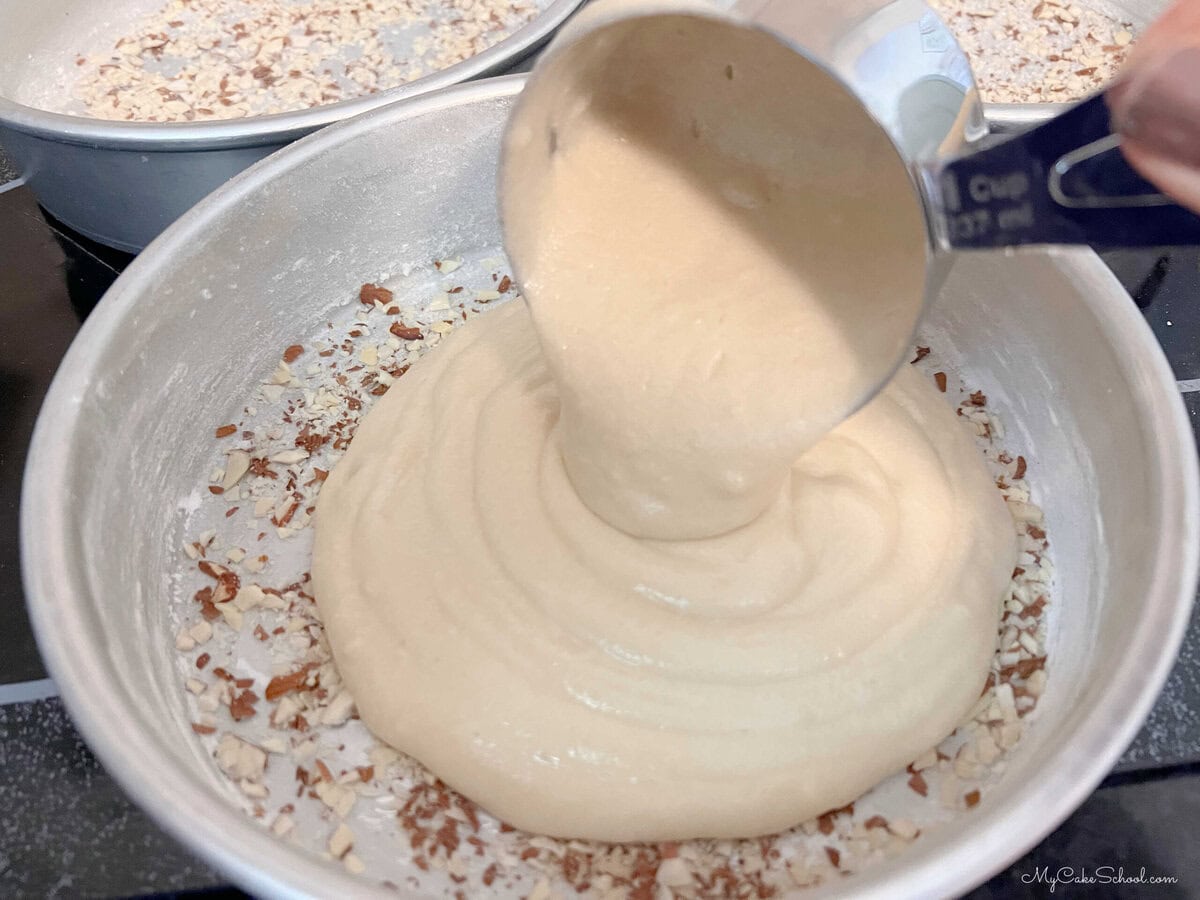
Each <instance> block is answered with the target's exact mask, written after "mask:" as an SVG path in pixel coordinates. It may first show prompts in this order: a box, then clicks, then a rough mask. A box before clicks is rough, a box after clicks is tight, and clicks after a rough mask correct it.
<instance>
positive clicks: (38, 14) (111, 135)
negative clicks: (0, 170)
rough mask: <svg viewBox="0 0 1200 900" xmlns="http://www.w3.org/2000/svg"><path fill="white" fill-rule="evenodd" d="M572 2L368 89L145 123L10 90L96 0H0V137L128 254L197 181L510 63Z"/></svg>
mask: <svg viewBox="0 0 1200 900" xmlns="http://www.w3.org/2000/svg"><path fill="white" fill-rule="evenodd" d="M583 2H584V0H547V2H545V3H542V4H540V5H541V6H542V11H541V12H540V13H539V14H538V15H537V16H536V17H535V18H534V19H532V20H531V21H530V22H529V23H527V24H526V25H525V26H523V27H522V28H519V29H518V30H516V31H514V32H513V33H512V34H511V35H509V36H508V37H507V38H505V39H504V40H502V41H499V42H498V43H496V44H495V45H494V46H492V47H490V48H488V49H487V50H485V51H483V52H482V53H479V54H476V55H475V56H472V57H470V58H469V59H466V60H463V61H462V62H460V63H457V64H455V65H452V66H448V67H447V68H444V69H441V70H439V71H436V72H433V73H431V74H429V75H426V76H424V77H422V78H418V79H416V80H415V81H412V82H409V83H408V84H405V85H402V86H401V87H397V88H394V89H392V90H388V91H382V92H380V93H378V94H370V95H366V96H362V97H358V98H355V99H350V100H344V101H342V102H339V103H331V104H329V105H326V106H318V107H314V108H311V109H305V110H299V111H296V112H289V113H281V114H278V115H270V116H256V117H250V118H244V119H230V120H218V121H205V122H187V123H164V124H155V123H138V122H112V121H105V120H101V119H95V118H88V117H83V116H71V115H63V114H59V113H53V112H47V111H45V110H42V109H37V108H34V107H32V106H27V105H24V104H22V103H19V102H17V101H16V100H14V99H13V98H14V97H16V96H19V91H18V86H19V85H20V84H21V82H22V79H25V78H29V77H30V74H31V72H32V71H33V67H58V68H59V69H63V68H64V67H65V66H66V64H65V63H63V62H62V60H63V59H64V58H66V57H68V56H70V55H73V52H78V48H74V49H73V51H72V50H70V49H68V50H67V51H65V52H64V46H65V45H64V36H69V37H70V38H72V39H76V40H77V39H80V38H82V37H83V36H84V35H85V34H86V32H87V31H88V30H89V27H90V26H89V25H88V24H87V23H90V22H93V21H94V20H95V19H96V12H95V10H96V9H97V6H96V4H95V3H92V2H89V0H46V2H43V3H28V2H25V0H0V147H3V148H4V150H5V152H6V153H7V154H8V156H9V157H11V159H12V160H13V162H14V163H15V164H16V167H17V169H18V171H20V172H21V173H22V174H23V175H24V177H25V179H26V181H27V183H28V184H29V186H30V188H31V189H32V190H33V191H34V193H36V194H37V196H38V199H39V201H40V202H41V203H42V205H43V206H44V207H45V208H46V209H47V210H49V211H50V212H51V213H53V214H54V215H55V216H56V217H57V218H59V219H60V220H62V221H63V222H65V223H66V224H67V225H69V226H71V227H72V228H74V229H75V230H76V231H79V232H81V233H82V234H85V235H87V236H88V237H90V238H93V239H95V240H97V241H99V242H100V243H102V244H106V245H108V246H111V247H116V248H118V249H121V250H126V251H129V252H133V253H136V252H138V251H140V250H141V249H142V248H143V247H145V246H146V245H147V244H148V243H149V242H150V241H151V240H153V238H154V237H155V236H156V235H157V234H159V233H160V232H161V231H162V230H163V229H164V228H166V227H167V226H168V225H169V224H171V222H173V221H174V220H175V219H177V218H178V217H179V216H180V215H182V214H183V213H184V212H185V211H186V210H187V209H188V208H189V207H191V206H192V205H193V204H194V203H196V201H197V200H199V199H200V198H201V197H203V196H204V195H205V194H207V193H208V192H209V191H211V190H213V189H214V188H215V187H217V186H218V185H220V184H223V183H224V182H225V181H227V180H229V179H230V178H231V177H232V176H234V175H236V174H237V173H238V172H240V171H242V170H243V169H245V168H246V167H247V166H249V165H251V164H252V163H255V162H257V161H258V160H260V159H262V158H263V157H264V156H267V155H268V154H270V153H273V152H274V151H276V150H278V149H279V148H280V147H282V146H284V145H286V144H288V143H290V142H291V141H294V140H296V139H297V138H299V137H302V136H304V135H306V134H309V133H311V132H313V131H316V130H317V129H318V128H322V127H324V126H326V125H329V124H330V123H333V122H338V121H341V120H342V119H347V118H350V117H351V116H355V115H358V114H359V113H363V112H366V111H367V110H370V109H375V108H377V107H379V106H382V105H384V104H387V103H391V102H393V101H395V100H399V99H401V98H404V97H412V96H415V95H418V94H424V93H427V92H429V91H433V90H438V89H440V88H444V87H447V86H449V85H452V84H458V83H460V82H464V81H469V80H471V79H475V78H481V77H484V76H487V75H495V74H499V73H503V72H507V71H511V70H512V69H514V68H515V67H516V66H517V65H518V64H519V63H520V62H521V61H522V60H524V59H526V58H527V57H529V56H530V55H531V54H532V53H534V52H535V51H536V50H537V49H538V48H539V47H540V46H541V45H542V44H544V43H545V42H546V41H547V40H549V38H550V37H551V36H552V35H553V33H554V31H555V30H556V29H557V28H558V27H559V26H560V25H561V24H562V23H563V22H564V21H566V19H567V18H568V17H569V16H570V15H571V13H572V12H574V11H575V10H576V9H577V8H578V7H579V6H580V5H581V4H582V3H583ZM105 6H107V4H106V5H105ZM39 77H41V76H39ZM64 77H65V76H64ZM61 87H62V89H63V90H67V86H66V85H65V84H64V85H61Z"/></svg>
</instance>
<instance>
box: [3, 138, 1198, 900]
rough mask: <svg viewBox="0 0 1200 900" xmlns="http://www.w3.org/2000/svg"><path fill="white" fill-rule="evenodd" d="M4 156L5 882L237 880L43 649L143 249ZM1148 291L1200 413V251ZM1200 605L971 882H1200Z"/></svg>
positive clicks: (17, 890)
mask: <svg viewBox="0 0 1200 900" xmlns="http://www.w3.org/2000/svg"><path fill="white" fill-rule="evenodd" d="M4 173H5V166H4V162H3V158H2V157H0V415H2V416H3V421H4V424H5V427H4V428H3V429H0V798H2V799H0V810H2V811H0V897H10V896H12V897H24V896H29V897H50V896H54V897H75V896H97V897H111V896H134V895H146V894H163V893H167V894H175V893H181V892H193V891H198V892H207V893H209V895H210V896H217V895H218V894H219V895H236V892H235V891H232V890H231V889H228V888H225V887H224V883H223V879H222V878H221V877H220V876H219V875H217V874H216V873H214V872H212V871H211V870H210V869H208V867H206V866H205V865H203V864H202V863H199V862H197V861H196V860H195V859H194V858H193V857H192V856H191V854H189V853H188V852H187V851H186V850H184V849H183V848H181V847H180V846H179V845H178V844H176V843H175V842H174V841H173V840H172V839H170V838H168V837H167V836H166V835H164V834H163V833H162V832H161V831H160V830H159V829H158V828H157V827H156V826H155V825H154V824H153V823H152V822H150V821H149V819H148V818H147V817H146V816H145V815H144V814H143V813H141V812H140V811H139V810H138V809H137V808H135V807H134V806H132V804H130V803H129V801H128V800H126V799H125V797H124V795H123V793H122V792H121V790H120V788H119V787H117V786H116V784H115V783H114V782H113V781H112V780H111V779H110V778H109V777H108V776H107V775H106V774H105V773H104V771H103V769H102V768H100V766H99V765H98V763H97V762H96V761H95V759H94V758H93V757H92V755H91V754H90V753H89V752H88V750H87V748H86V747H85V746H84V744H83V742H82V741H81V740H80V738H79V737H78V735H77V734H76V732H75V730H74V728H73V727H72V726H71V723H70V721H69V719H68V718H67V716H66V715H65V713H64V712H63V709H62V705H61V704H60V703H59V701H58V700H57V699H55V698H54V696H53V693H54V689H53V685H52V683H50V682H49V681H47V680H45V678H46V676H45V672H44V670H43V668H42V666H41V662H40V660H39V658H38V655H37V650H36V647H35V646H34V643H33V640H32V637H31V635H30V633H29V629H28V623H27V620H26V617H25V612H24V600H23V596H22V592H21V586H20V579H19V577H18V552H17V549H18V548H17V508H18V501H19V495H20V480H21V470H22V468H23V466H24V461H25V452H26V447H27V445H28V441H29V437H30V433H31V430H32V427H33V422H34V419H35V417H36V414H37V409H38V407H39V405H40V402H41V398H42V396H43V395H44V393H45V391H46V389H47V387H48V385H49V381H50V378H51V377H52V375H53V372H54V370H55V368H56V366H57V364H58V361H59V359H60V358H61V356H62V354H63V352H65V350H66V348H67V346H68V344H69V343H70V341H71V339H72V337H73V336H74V334H75V332H76V331H77V329H78V327H79V323H80V322H81V321H82V319H83V318H84V317H86V315H87V313H88V312H89V311H90V309H91V307H92V306H93V305H94V304H95V303H96V301H97V300H98V299H99V297H100V295H101V294H102V293H103V291H104V290H105V289H106V288H107V286H108V285H109V284H110V283H111V281H112V280H113V279H114V278H115V277H116V275H117V274H118V273H119V271H120V270H121V269H122V268H123V267H124V266H125V265H126V264H127V263H128V261H129V259H130V257H129V256H127V255H125V254H122V253H119V252H117V251H113V250H109V249H107V248H104V247H100V246H98V245H96V244H94V243H92V242H90V241H88V240H86V239H84V238H82V237H79V236H78V235H74V234H73V233H71V232H70V231H69V229H66V228H65V227H63V226H61V225H59V224H58V223H56V222H54V221H53V220H52V219H50V218H49V217H48V216H47V215H46V214H44V213H43V212H42V211H41V210H40V209H39V208H38V206H37V204H36V203H35V202H34V200H33V197H32V195H31V194H30V193H29V192H28V191H27V190H26V189H25V188H23V187H19V186H18V187H13V188H11V189H6V187H11V186H6V185H4V184H3V183H2V182H3V181H5V180H6V179H7V178H8V177H11V173H10V174H9V175H7V176H6V175H5V174H4ZM1106 261H1108V262H1109V264H1110V266H1111V267H1112V268H1113V270H1114V271H1115V272H1117V274H1118V277H1120V278H1121V280H1122V282H1123V283H1124V284H1125V285H1126V287H1127V288H1128V289H1129V290H1130V292H1131V293H1132V294H1134V295H1135V297H1137V298H1138V300H1139V301H1140V302H1142V303H1147V302H1148V303H1149V305H1148V307H1147V309H1146V316H1147V319H1148V321H1149V322H1150V324H1151V326H1152V327H1153V328H1154V331H1155V333H1156V334H1157V335H1158V337H1159V339H1160V341H1162V343H1163V346H1164V348H1165V349H1166V351H1167V355H1168V357H1169V358H1170V360H1171V363H1172V365H1173V366H1174V367H1175V372H1176V375H1177V377H1178V378H1179V379H1180V380H1181V382H1182V384H1181V388H1182V389H1184V390H1185V391H1186V392H1187V393H1185V400H1186V401H1187V405H1188V409H1189V410H1190V411H1191V414H1192V418H1193V423H1194V425H1196V426H1197V427H1200V391H1197V389H1200V269H1198V265H1197V262H1198V256H1197V252H1196V251H1195V250H1188V251H1176V252H1171V253H1167V252H1163V253H1157V252H1153V251H1145V252H1138V253H1129V252H1122V253H1119V254H1110V255H1108V256H1107V257H1106ZM1198 828H1200V617H1197V616H1194V617H1193V622H1192V628H1191V630H1190V632H1189V634H1188V638H1187V641H1186V643H1185V647H1184V652H1183V653H1182V654H1181V656H1180V661H1179V663H1178V664H1177V665H1176V667H1175V670H1174V671H1173V673H1172V675H1171V678H1170V681H1169V683H1168V685H1167V687H1166V689H1165V690H1164V692H1163V695H1162V697H1161V698H1160V700H1159V702H1158V704H1157V705H1156V707H1155V709H1154V711H1153V712H1152V713H1151V716H1150V718H1149V720H1148V721H1147V724H1146V726H1145V728H1143V730H1142V732H1141V733H1140V734H1139V735H1138V737H1137V739H1136V740H1135V742H1134V744H1133V745H1132V746H1131V747H1130V749H1129V751H1128V752H1127V753H1126V754H1125V756H1124V757H1123V758H1122V760H1121V762H1120V764H1119V766H1118V769H1117V774H1114V775H1112V776H1110V777H1109V778H1108V779H1107V780H1106V781H1105V783H1104V785H1103V786H1102V787H1101V788H1100V789H1099V790H1097V791H1096V793H1095V794H1094V795H1093V796H1092V797H1091V798H1090V799H1089V800H1088V801H1087V802H1086V803H1085V804H1084V805H1083V806H1082V807H1081V808H1080V809H1079V810H1078V811H1077V812H1076V813H1075V814H1074V815H1073V816H1072V817H1071V818H1070V819H1069V820H1068V821H1067V822H1066V823H1064V824H1063V825H1062V826H1061V827H1060V828H1059V829H1058V830H1057V831H1055V832H1054V833H1053V834H1052V835H1051V836H1050V837H1049V838H1047V839H1046V840H1045V841H1044V842H1043V843H1042V844H1041V845H1040V846H1039V847H1037V848H1036V849H1035V850H1034V851H1033V852H1031V853H1030V854H1029V855H1028V856H1027V857H1025V858H1024V859H1022V860H1020V861H1019V862H1018V863H1016V864H1015V865H1014V866H1012V867H1011V868H1010V869H1008V870H1006V871H1005V872H1003V873H1002V874H1000V875H998V876H997V877H996V878H994V879H993V880H992V881H991V882H989V883H988V884H987V885H985V886H983V887H981V888H979V889H978V890H977V891H975V892H973V893H972V894H971V895H970V896H971V897H973V898H979V900H983V898H1000V897H1004V898H1008V897H1042V896H1047V895H1048V894H1049V893H1050V888H1049V885H1047V884H1045V883H1037V882H1036V881H1032V879H1033V878H1034V876H1035V873H1036V872H1037V870H1038V869H1039V868H1043V867H1047V870H1048V871H1049V872H1052V873H1056V872H1059V870H1060V869H1062V868H1064V867H1072V868H1073V869H1074V870H1075V872H1076V873H1077V874H1078V873H1079V872H1080V871H1084V872H1087V873H1088V874H1093V873H1095V872H1096V870H1097V869H1098V868H1100V867H1103V866H1111V867H1113V869H1114V871H1115V870H1116V868H1117V867H1124V872H1125V874H1126V875H1136V874H1137V873H1138V872H1139V870H1141V869H1142V868H1143V867H1144V868H1145V870H1146V874H1147V875H1169V876H1174V877H1175V878H1177V879H1178V883H1176V884H1174V885H1156V886H1139V885H1130V884H1126V885H1123V886H1121V887H1120V888H1117V887H1114V886H1111V885H1110V886H1108V887H1104V886H1101V885H1086V886H1085V885H1071V884H1065V883H1063V884H1060V885H1059V886H1058V888H1057V890H1056V891H1055V892H1054V893H1055V895H1063V896H1072V895H1077V896H1114V897H1117V896H1119V897H1141V896H1146V897H1157V898H1169V897H1200V853H1198V852H1197V850H1198V847H1197V841H1196V838H1195V836H1194V835H1195V832H1196V830H1197V829H1198Z"/></svg>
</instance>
